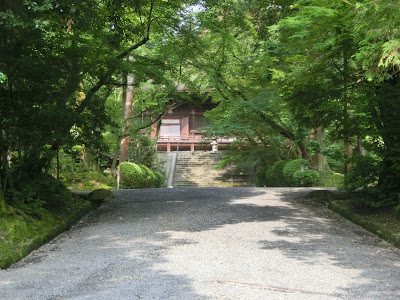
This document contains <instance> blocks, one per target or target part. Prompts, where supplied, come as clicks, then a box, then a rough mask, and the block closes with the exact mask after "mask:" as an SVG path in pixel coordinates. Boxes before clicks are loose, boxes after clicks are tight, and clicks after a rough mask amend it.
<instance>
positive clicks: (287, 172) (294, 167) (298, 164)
mask: <svg viewBox="0 0 400 300" xmlns="http://www.w3.org/2000/svg"><path fill="white" fill-rule="evenodd" d="M304 167H308V161H307V160H305V159H302V158H299V159H294V160H291V161H289V162H288V163H287V164H286V165H285V167H284V168H283V176H284V177H285V179H286V181H287V182H288V183H289V185H290V186H296V185H297V183H296V181H295V179H294V173H296V172H297V171H301V170H303V169H304Z"/></svg>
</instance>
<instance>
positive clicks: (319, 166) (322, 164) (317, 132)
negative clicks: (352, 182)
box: [311, 127, 329, 172]
mask: <svg viewBox="0 0 400 300" xmlns="http://www.w3.org/2000/svg"><path fill="white" fill-rule="evenodd" d="M314 139H315V140H316V141H318V142H319V144H320V149H319V151H317V152H316V153H315V154H314V157H313V160H312V162H311V163H312V164H311V165H312V167H313V168H314V169H316V170H318V171H320V172H323V171H326V170H327V169H328V168H329V166H328V161H327V159H326V156H325V155H324V154H322V150H324V148H325V142H324V139H325V132H324V129H323V128H322V127H318V128H315V129H314Z"/></svg>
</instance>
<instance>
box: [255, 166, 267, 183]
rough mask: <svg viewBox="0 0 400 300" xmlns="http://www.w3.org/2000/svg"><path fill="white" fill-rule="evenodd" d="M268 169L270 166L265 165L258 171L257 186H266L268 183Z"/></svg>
mask: <svg viewBox="0 0 400 300" xmlns="http://www.w3.org/2000/svg"><path fill="white" fill-rule="evenodd" d="M267 170H268V167H266V166H264V167H261V168H259V169H258V170H257V171H256V186H266V185H267V178H266V175H267Z"/></svg>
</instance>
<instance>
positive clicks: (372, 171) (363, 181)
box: [344, 155, 381, 192]
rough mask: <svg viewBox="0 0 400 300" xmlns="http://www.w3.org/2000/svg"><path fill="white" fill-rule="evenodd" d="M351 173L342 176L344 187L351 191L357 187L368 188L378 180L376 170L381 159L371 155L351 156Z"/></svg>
mask: <svg viewBox="0 0 400 300" xmlns="http://www.w3.org/2000/svg"><path fill="white" fill-rule="evenodd" d="M350 162H351V164H352V168H351V173H348V174H346V175H345V177H344V188H345V190H346V191H348V192H351V191H354V190H356V189H358V188H362V189H365V190H366V189H368V188H369V187H371V186H373V185H375V184H376V183H377V182H378V171H379V167H378V166H379V164H380V162H381V160H380V159H379V158H378V157H374V156H371V155H367V156H359V155H356V156H353V157H352V158H351V160H350Z"/></svg>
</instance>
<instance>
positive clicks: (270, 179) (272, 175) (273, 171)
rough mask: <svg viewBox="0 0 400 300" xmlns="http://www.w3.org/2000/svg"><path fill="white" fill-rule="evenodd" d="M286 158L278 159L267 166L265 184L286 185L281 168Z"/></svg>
mask: <svg viewBox="0 0 400 300" xmlns="http://www.w3.org/2000/svg"><path fill="white" fill-rule="evenodd" d="M286 163H287V161H286V160H279V161H277V162H275V163H274V164H273V165H272V166H271V167H270V168H268V170H267V172H266V174H265V178H266V186H287V185H288V182H287V180H286V178H285V176H283V169H284V167H285V165H286Z"/></svg>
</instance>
